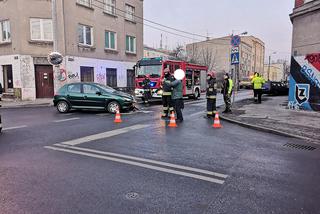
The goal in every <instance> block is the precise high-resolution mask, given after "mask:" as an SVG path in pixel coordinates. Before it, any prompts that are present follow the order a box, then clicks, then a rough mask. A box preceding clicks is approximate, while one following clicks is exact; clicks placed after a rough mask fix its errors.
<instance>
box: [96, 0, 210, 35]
mask: <svg viewBox="0 0 320 214" xmlns="http://www.w3.org/2000/svg"><path fill="white" fill-rule="evenodd" d="M94 1H96V2H98V3H100V4H103V5H104V6H106V5H107V4H106V3H105V2H102V1H100V0H94ZM114 8H115V9H116V10H118V11H120V12H123V13H127V11H124V10H121V9H119V8H117V7H114ZM131 15H132V16H134V17H136V18H139V19H141V20H144V21H147V22H150V23H152V24H155V25H159V26H161V27H164V28H168V29H170V30H174V31H177V32H180V33H184V34H189V35H192V36H198V37H202V38H208V36H204V35H200V34H196V33H190V32H187V31H184V30H180V29H177V28H173V27H170V26H167V25H164V24H161V23H158V22H155V21H151V20H149V19H146V18H143V17H140V16H137V15H135V14H131Z"/></svg>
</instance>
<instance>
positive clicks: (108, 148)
mask: <svg viewBox="0 0 320 214" xmlns="http://www.w3.org/2000/svg"><path fill="white" fill-rule="evenodd" d="M247 96H248V94H247V93H244V94H240V95H239V97H240V98H245V97H247ZM218 103H219V104H221V103H222V101H221V98H219V101H218ZM204 110H205V100H199V101H192V102H188V103H186V105H185V109H184V112H183V113H184V117H185V122H184V123H182V124H178V128H175V129H174V128H168V127H166V123H167V122H166V121H163V120H161V119H160V111H161V107H160V106H158V105H151V106H148V107H143V106H141V107H140V111H138V112H133V113H128V114H123V115H122V119H123V123H121V124H114V123H113V119H114V115H110V114H106V113H103V112H85V111H80V112H79V111H75V112H71V113H70V114H59V113H57V111H56V110H55V109H54V108H53V107H41V108H24V109H2V110H1V115H2V117H3V123H4V128H5V130H4V132H3V133H2V134H1V135H0V193H1V194H0V213H1V214H7V213H8V214H11V213H14V214H19V213H32V214H33V213H39V214H40V213H41V214H43V213H46V214H49V213H59V214H62V213H90V214H91V213H111V214H117V213H121V214H122V213H183V214H185V213H228V214H229V213H237V214H240V213H245V214H248V213H260V214H261V213H290V214H295V213H310V214H317V213H320V204H319V203H318V201H319V196H320V186H319V185H318V182H319V181H320V171H319V168H320V164H319V163H320V162H319V159H320V155H319V154H320V151H319V150H320V149H319V148H316V149H315V150H313V151H308V150H301V149H293V148H289V147H285V146H284V145H285V144H286V143H294V144H299V145H309V144H307V143H306V142H303V141H300V140H295V139H291V138H285V137H280V136H276V135H272V134H266V133H263V132H257V131H254V130H250V129H246V128H242V127H239V126H237V125H233V124H229V123H223V122H222V125H223V128H222V129H213V128H212V127H211V125H212V121H210V120H207V119H204V118H203V115H204V113H203V111H204ZM311 146H314V147H316V146H315V145H311Z"/></svg>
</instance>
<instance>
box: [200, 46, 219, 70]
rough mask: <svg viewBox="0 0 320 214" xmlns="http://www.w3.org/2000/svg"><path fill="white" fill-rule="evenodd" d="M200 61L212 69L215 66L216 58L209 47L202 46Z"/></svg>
mask: <svg viewBox="0 0 320 214" xmlns="http://www.w3.org/2000/svg"><path fill="white" fill-rule="evenodd" d="M200 62H201V63H202V64H203V65H205V66H207V67H208V70H209V71H210V70H212V69H214V68H215V67H216V60H215V56H214V53H213V51H212V50H211V49H210V48H209V47H204V48H202V49H201V52H200Z"/></svg>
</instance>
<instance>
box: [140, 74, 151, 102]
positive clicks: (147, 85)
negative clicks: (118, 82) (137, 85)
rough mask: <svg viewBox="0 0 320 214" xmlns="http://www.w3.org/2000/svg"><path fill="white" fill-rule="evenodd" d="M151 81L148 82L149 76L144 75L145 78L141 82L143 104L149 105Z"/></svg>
mask: <svg viewBox="0 0 320 214" xmlns="http://www.w3.org/2000/svg"><path fill="white" fill-rule="evenodd" d="M150 84H151V81H150V77H149V75H146V77H145V78H144V80H143V82H142V87H143V89H144V92H143V98H142V100H143V102H144V103H149V99H150V98H151V85H150Z"/></svg>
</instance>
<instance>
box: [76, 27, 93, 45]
mask: <svg viewBox="0 0 320 214" xmlns="http://www.w3.org/2000/svg"><path fill="white" fill-rule="evenodd" d="M78 36H79V44H81V45H88V46H92V45H93V28H92V27H90V26H86V25H80V24H79V26H78Z"/></svg>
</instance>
